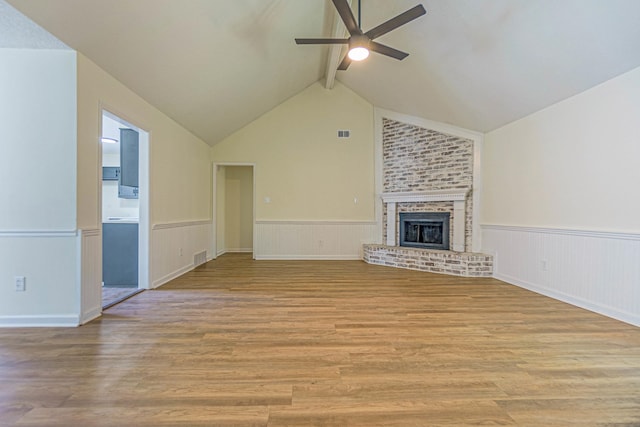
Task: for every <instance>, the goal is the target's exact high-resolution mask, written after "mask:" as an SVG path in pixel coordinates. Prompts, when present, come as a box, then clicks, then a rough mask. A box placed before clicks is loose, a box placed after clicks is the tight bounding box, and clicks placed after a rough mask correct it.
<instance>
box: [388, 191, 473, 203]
mask: <svg viewBox="0 0 640 427" xmlns="http://www.w3.org/2000/svg"><path fill="white" fill-rule="evenodd" d="M468 192H469V189H468V188H453V189H447V190H432V191H423V192H420V193H413V192H403V193H400V192H399V193H382V194H381V195H380V197H381V198H382V201H383V202H384V203H419V202H448V201H464V200H465V199H466V198H467V193H468Z"/></svg>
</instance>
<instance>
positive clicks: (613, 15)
mask: <svg viewBox="0 0 640 427" xmlns="http://www.w3.org/2000/svg"><path fill="white" fill-rule="evenodd" d="M7 1H8V3H10V4H11V5H13V6H14V7H15V8H17V9H18V10H20V11H21V12H22V13H24V14H25V15H27V16H28V17H29V18H30V19H32V20H33V21H35V22H36V23H38V24H40V25H41V26H42V27H44V28H45V29H46V30H47V31H49V32H50V33H51V34H53V35H55V36H56V37H57V38H58V39H59V40H61V41H62V42H64V43H65V44H66V45H68V46H69V47H71V48H73V49H75V50H77V51H79V52H81V53H82V54H83V55H85V56H87V57H88V58H89V59H91V60H92V61H93V62H95V63H96V64H97V65H99V66H100V67H101V68H103V69H104V70H105V71H107V72H108V73H109V74H111V75H112V76H114V77H115V78H116V79H118V80H120V81H121V82H122V83H124V84H125V85H126V86H128V87H129V88H130V89H132V90H133V91H135V92H136V93H138V94H139V95H140V96H142V97H143V98H145V99H146V100H147V101H148V102H150V103H151V104H153V105H155V106H156V107H157V108H158V109H160V110H161V111H163V112H164V113H165V114H167V115H168V116H170V117H172V118H173V119H174V120H176V121H177V122H179V123H180V124H182V125H183V126H184V127H186V128H187V129H189V130H190V131H192V132H193V133H194V134H196V135H198V136H199V137H201V138H202V139H203V140H205V141H206V142H207V143H209V144H210V145H214V144H215V143H217V142H219V141H221V140H222V139H223V138H224V137H226V136H228V135H230V134H231V133H233V132H234V131H236V130H238V129H240V128H241V127H243V126H245V125H246V124H248V123H249V122H251V121H252V120H254V119H256V118H257V117H259V116H261V115H262V114H264V113H266V112H267V111H269V110H270V109H272V108H273V107H275V106H276V105H278V104H279V103H281V102H283V101H284V100H286V99H288V98H289V97H291V96H293V95H295V94H296V93H298V92H300V91H301V90H303V89H304V88H305V87H307V86H309V85H311V84H313V83H314V82H316V81H318V80H323V79H324V77H325V76H326V74H327V66H326V65H327V63H328V57H329V54H328V53H329V49H328V48H327V47H325V46H298V45H296V44H295V43H294V40H293V39H294V37H331V36H332V26H333V25H334V20H335V19H336V13H335V9H334V7H333V4H332V2H331V1H329V0H180V1H176V0H108V1H105V0H47V1H42V0H7ZM420 1H421V2H422V4H423V5H424V7H425V8H426V9H427V14H426V15H425V16H423V17H421V18H418V19H417V20H415V21H413V22H411V23H409V24H407V25H405V26H402V27H400V28H399V29H397V30H395V31H393V32H391V33H389V34H387V35H384V36H382V37H381V38H380V39H378V41H380V42H382V43H384V44H387V45H389V46H392V47H395V48H397V49H400V50H402V51H405V52H408V53H409V54H410V55H409V57H407V58H406V59H405V60H404V61H396V60H394V59H390V58H387V57H383V56H380V55H376V54H372V56H371V57H369V59H367V60H366V61H363V62H361V63H354V64H352V65H351V67H350V68H349V69H348V70H347V71H338V72H337V74H336V79H337V80H338V81H340V82H341V83H343V84H345V85H346V86H347V87H349V88H350V89H352V90H353V91H354V92H356V93H357V94H359V95H360V96H362V97H363V98H365V99H367V100H368V101H369V102H371V103H372V104H374V105H375V106H377V107H382V108H386V109H389V110H394V111H398V112H401V113H405V114H410V115H414V116H418V117H423V118H427V119H431V120H436V121H440V122H444V123H449V124H453V125H456V126H460V127H464V128H467V129H471V130H476V131H480V132H486V131H490V130H493V129H495V128H497V127H500V126H502V125H504V124H506V123H509V122H511V121H513V120H516V119H518V118H521V117H523V116H525V115H527V114H530V113H532V112H534V111H537V110H539V109H542V108H544V107H546V106H548V105H551V104H553V103H555V102H557V101H560V100H562V99H565V98H567V97H570V96H572V95H574V94H576V93H579V92H582V91H584V90H586V89H588V88H590V87H592V86H595V85H597V84H599V83H601V82H603V81H606V80H608V79H610V78H612V77H615V76H617V75H619V74H621V73H624V72H625V71H628V70H631V69H633V68H636V67H638V66H640V1H638V0H606V1H604V0H362V11H361V15H362V27H363V29H364V30H365V31H366V30H367V29H369V28H372V27H374V26H376V25H378V24H380V23H381V22H383V21H386V20H387V19H389V18H391V17H393V16H395V15H397V14H399V13H401V12H404V11H405V10H407V9H409V8H410V7H413V6H415V5H416V4H418V2H420ZM2 3H3V0H0V6H2ZM352 3H353V6H354V7H357V3H358V2H357V1H356V0H353V1H352ZM3 7H5V8H6V7H8V6H7V5H6V4H5V5H4V6H3ZM356 15H357V12H356ZM338 24H339V26H341V25H342V24H341V23H340V22H339V23H338ZM5 26H6V25H5ZM20 31H22V32H23V33H24V31H25V30H24V29H23V30H20V28H19V26H16V28H14V32H20ZM0 35H1V36H2V37H6V34H3V33H1V32H0ZM23 35H24V34H23ZM330 73H331V70H330Z"/></svg>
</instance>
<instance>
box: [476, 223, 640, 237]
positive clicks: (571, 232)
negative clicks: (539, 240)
mask: <svg viewBox="0 0 640 427" xmlns="http://www.w3.org/2000/svg"><path fill="white" fill-rule="evenodd" d="M481 227H482V229H483V230H501V231H522V232H527V233H544V234H561V235H568V236H581V237H597V238H601V239H617V240H640V233H633V232H619V231H605V230H583V229H571V228H548V227H531V226H519V225H498V224H482V225H481Z"/></svg>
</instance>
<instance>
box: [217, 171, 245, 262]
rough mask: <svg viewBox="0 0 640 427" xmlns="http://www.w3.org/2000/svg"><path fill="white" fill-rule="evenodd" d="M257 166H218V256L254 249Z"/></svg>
mask: <svg viewBox="0 0 640 427" xmlns="http://www.w3.org/2000/svg"><path fill="white" fill-rule="evenodd" d="M254 185H255V184H254V166H253V165H247V164H215V165H214V187H213V188H214V198H213V200H214V203H215V206H214V217H215V227H214V230H215V239H214V244H215V251H214V254H215V256H219V255H222V254H225V253H238V252H240V253H251V254H253V252H254V222H255V218H254V217H255V209H254Z"/></svg>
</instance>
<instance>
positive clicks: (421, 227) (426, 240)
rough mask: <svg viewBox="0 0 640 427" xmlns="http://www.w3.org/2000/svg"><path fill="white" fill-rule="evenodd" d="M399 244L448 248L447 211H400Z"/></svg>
mask: <svg viewBox="0 0 640 427" xmlns="http://www.w3.org/2000/svg"><path fill="white" fill-rule="evenodd" d="M399 240H400V246H409V247H412V248H423V249H442V250H449V213H448V212H400V239H399Z"/></svg>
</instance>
